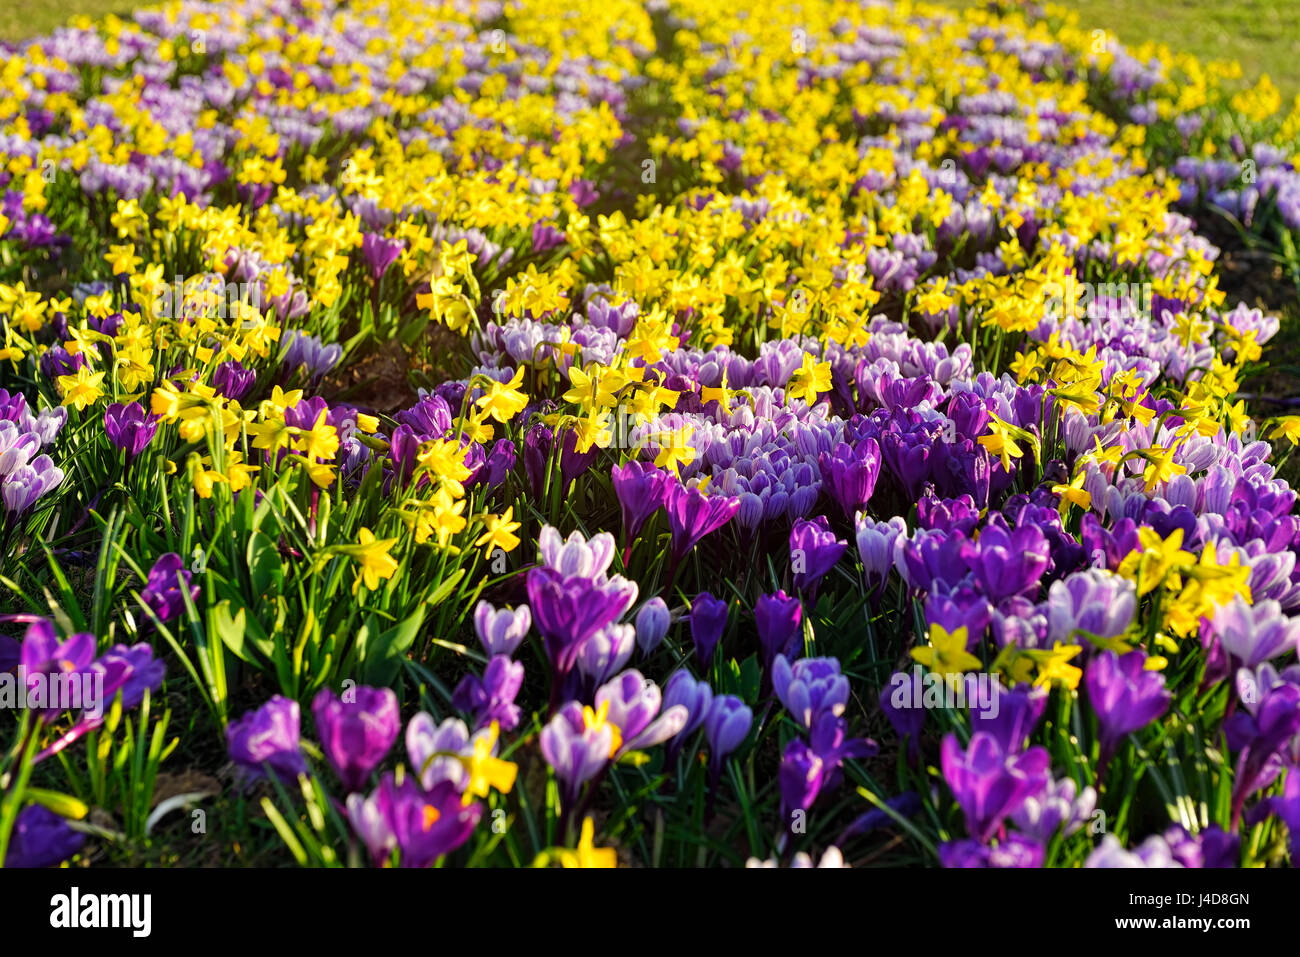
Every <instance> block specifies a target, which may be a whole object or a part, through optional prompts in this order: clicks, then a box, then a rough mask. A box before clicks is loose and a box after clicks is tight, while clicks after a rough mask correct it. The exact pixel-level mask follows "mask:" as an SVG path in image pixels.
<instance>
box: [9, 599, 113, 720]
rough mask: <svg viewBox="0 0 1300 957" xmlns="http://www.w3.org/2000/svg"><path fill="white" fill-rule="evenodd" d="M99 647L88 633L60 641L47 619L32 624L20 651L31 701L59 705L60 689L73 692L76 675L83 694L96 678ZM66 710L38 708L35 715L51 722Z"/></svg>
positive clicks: (21, 666) (20, 661)
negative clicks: (72, 682) (73, 681)
mask: <svg viewBox="0 0 1300 957" xmlns="http://www.w3.org/2000/svg"><path fill="white" fill-rule="evenodd" d="M96 644H97V643H96V641H95V636H94V635H90V634H85V633H81V634H75V635H69V636H68V638H67V640H64V641H60V640H59V636H58V634H57V633H56V632H55V631H54V626H53V625H51V624H50V623H49V622H48V621H46V620H45V619H44V618H41V619H38V620H36V621H34V622H32V623H31V624H30V625H28V627H27V633H26V635H24V637H23V645H22V649H21V650H20V652H19V659H20V660H19V666H20V668H21V669H22V673H23V674H25V675H26V678H27V682H26V683H27V694H28V697H29V700H33V701H39V702H41V703H44V704H47V705H56V704H57V702H56V701H55V699H57V698H58V697H59V695H58V693H57V692H58V689H59V688H68V689H70V690H71V689H72V687H73V686H72V684H71V681H72V680H74V679H73V677H72V676H74V675H75V676H77V677H76V679H75V680H76V681H77V682H78V684H77V686H76V691H77V693H78V694H80V693H81V689H83V688H85V687H87V686H88V685H87V682H89V681H91V680H93V678H94V670H93V669H94V663H95V650H96ZM99 703H100V704H102V702H99ZM82 704H83V705H85V704H87V702H82ZM63 710H65V709H64V708H62V707H58V706H52V707H45V708H37V709H35V710H34V713H33V716H34V717H37V718H44V719H46V720H48V719H50V718H53V717H55V716H56V715H58V714H59V713H60V712H62V711H63Z"/></svg>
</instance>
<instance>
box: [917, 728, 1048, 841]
mask: <svg viewBox="0 0 1300 957" xmlns="http://www.w3.org/2000/svg"><path fill="white" fill-rule="evenodd" d="M940 758H941V763H942V765H943V776H944V780H945V781H947V782H948V787H949V788H950V789H951V790H952V793H953V797H954V798H956V800H957V804H958V805H959V806H960V807H961V809H962V813H963V814H964V815H965V817H966V830H967V832H968V833H969V834H970V835H971V837H973V838H975V839H976V840H977V841H979V842H980V843H983V844H987V843H988V842H989V841H990V840H992V839H993V837H994V835H996V834H997V832H998V829H999V828H1000V827H1001V826H1002V820H1003V818H1005V817H1006V816H1007V815H1009V814H1013V813H1015V811H1017V810H1018V809H1019V808H1020V806H1021V805H1022V804H1023V803H1024V802H1025V799H1026V798H1029V797H1031V796H1033V795H1035V794H1038V793H1039V792H1041V791H1042V790H1043V788H1044V787H1046V786H1047V784H1048V781H1049V780H1050V776H1049V770H1048V769H1049V766H1050V764H1051V756H1050V755H1049V754H1048V753H1047V750H1046V749H1045V748H1040V747H1033V748H1030V749H1029V750H1027V751H1025V752H1023V753H1021V754H1008V753H1007V752H1006V751H1005V750H1004V749H1003V747H1002V746H1001V745H1000V744H999V743H998V740H997V738H995V737H994V736H993V735H991V734H988V733H987V732H983V731H980V732H976V733H975V734H974V735H972V736H971V739H970V744H969V745H968V746H967V747H966V749H965V750H963V749H962V746H961V744H960V743H959V742H958V740H957V736H956V735H954V734H948V735H945V736H944V739H943V745H942V747H941V749H940Z"/></svg>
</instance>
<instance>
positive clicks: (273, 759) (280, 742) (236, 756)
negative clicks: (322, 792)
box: [226, 695, 307, 780]
mask: <svg viewBox="0 0 1300 957" xmlns="http://www.w3.org/2000/svg"><path fill="white" fill-rule="evenodd" d="M301 720H302V715H301V712H300V710H299V708H298V702H296V701H294V700H292V699H290V698H286V697H284V696H282V695H275V696H274V697H273V698H271V700H269V701H268V702H267V703H266V704H264V705H262V707H260V708H258V709H256V710H255V711H249V712H248V713H247V714H245V715H244V716H243V717H242V718H240V719H239V720H238V721H232V722H230V724H228V725H226V749H227V750H228V751H229V752H230V759H231V760H232V761H234V762H235V763H236V764H237V765H239V766H240V767H241V768H243V769H244V770H246V771H248V772H249V773H250V774H251V776H252V777H253V778H258V777H261V776H262V775H263V774H265V771H266V767H269V768H270V770H271V771H272V773H274V774H275V775H276V777H278V778H280V779H281V780H292V779H293V778H296V777H297V776H298V775H299V774H302V773H304V772H306V770H307V762H306V760H305V759H304V758H303V756H302V751H301V749H300V746H299V729H300V724H301Z"/></svg>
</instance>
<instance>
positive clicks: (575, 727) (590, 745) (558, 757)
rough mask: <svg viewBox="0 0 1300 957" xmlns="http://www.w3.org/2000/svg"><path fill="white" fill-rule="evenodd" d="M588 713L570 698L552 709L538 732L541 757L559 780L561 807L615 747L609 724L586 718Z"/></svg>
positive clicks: (570, 801) (574, 796)
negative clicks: (549, 716) (562, 705)
mask: <svg viewBox="0 0 1300 957" xmlns="http://www.w3.org/2000/svg"><path fill="white" fill-rule="evenodd" d="M591 714H592V712H591V710H590V709H587V711H586V712H584V710H583V707H582V705H581V704H579V703H578V702H576V701H570V702H569V703H568V704H566V705H565V706H564V707H562V708H560V709H559V710H558V711H556V712H555V716H554V717H553V718H551V720H550V721H549V722H548V723H547V725H546V727H544V728H542V733H541V735H540V744H541V748H542V756H543V757H545V758H546V762H547V764H549V765H550V766H551V768H552V769H554V771H555V777H556V779H557V780H558V781H559V782H560V794H561V798H562V800H563V802H564V805H565V807H572V806H573V802H574V801H576V800H577V798H578V793H579V791H581V789H582V786H583V785H584V784H585V783H587V782H588V781H590V780H591V779H592V778H593V777H595V776H596V775H597V774H598V773H600V771H602V770H603V769H604V767H605V765H607V764H608V763H609V760H610V758H611V757H613V756H614V752H615V750H616V748H615V739H614V727H613V725H612V724H611V723H610V722H608V721H600V720H593V721H588V720H587V718H588V717H589V716H590V715H591Z"/></svg>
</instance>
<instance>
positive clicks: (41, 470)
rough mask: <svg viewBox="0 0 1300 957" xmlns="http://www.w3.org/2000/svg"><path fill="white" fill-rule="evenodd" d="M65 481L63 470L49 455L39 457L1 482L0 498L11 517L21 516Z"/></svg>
mask: <svg viewBox="0 0 1300 957" xmlns="http://www.w3.org/2000/svg"><path fill="white" fill-rule="evenodd" d="M62 481H63V469H61V468H59V467H58V466H57V465H55V464H54V460H53V459H51V458H50V457H49V456H48V455H38V456H36V458H34V459H32V460H31V462H29V463H27V464H26V465H20V466H18V467H17V468H15V469H14V470H13V471H12V472H10V473H9V474H8V475H6V476H5V478H4V481H3V482H0V498H3V499H4V506H5V511H7V512H8V513H9V514H10V516H14V515H21V514H22V513H23V512H25V511H27V510H28V509H29V508H31V507H32V506H33V505H35V504H36V502H37V501H38V500H39V499H40V498H41V497H42V496H43V495H45V494H46V493H47V492H49V491H50V490H51V489H53V488H56V487H58V485H59V483H60V482H62Z"/></svg>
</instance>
